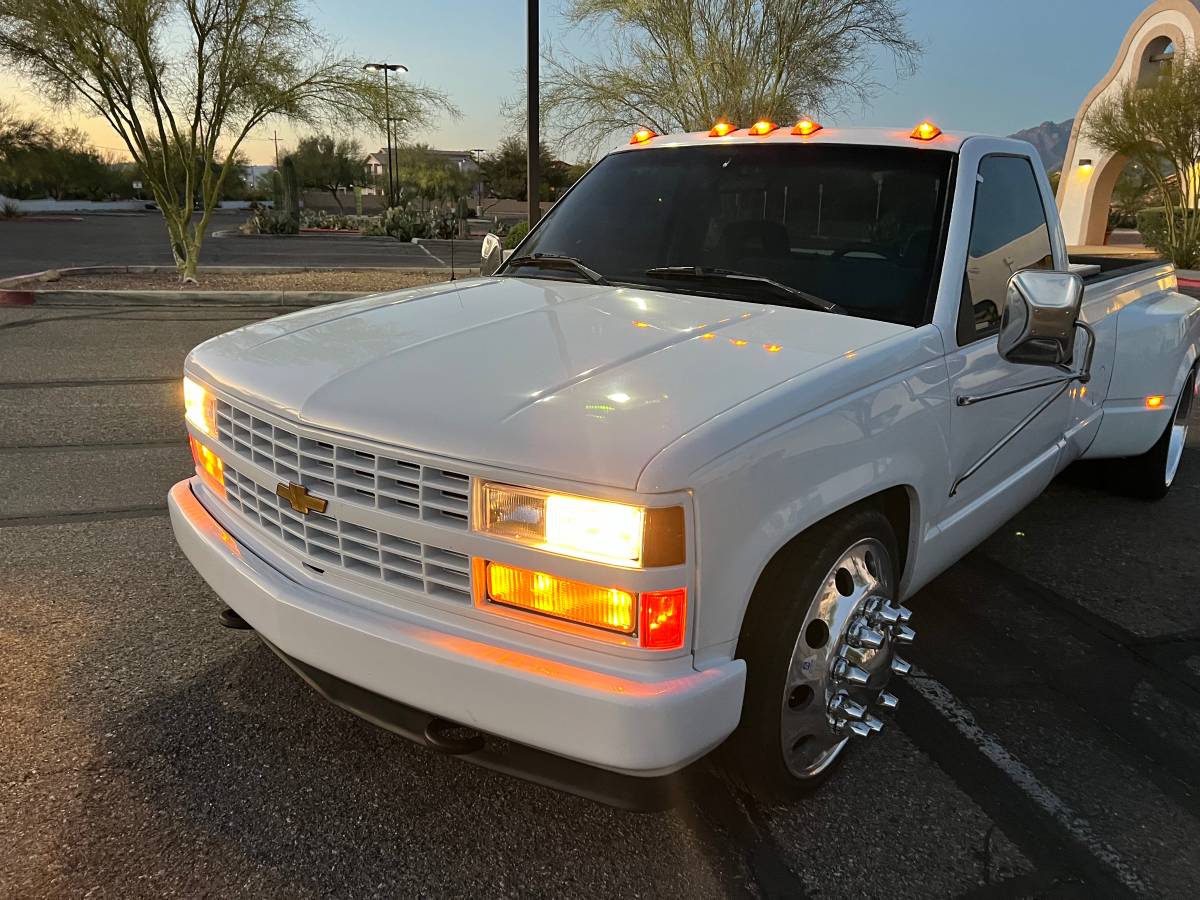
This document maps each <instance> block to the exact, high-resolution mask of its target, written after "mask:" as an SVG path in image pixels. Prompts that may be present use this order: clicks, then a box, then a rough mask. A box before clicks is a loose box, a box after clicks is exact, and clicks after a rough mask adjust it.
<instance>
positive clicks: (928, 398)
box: [647, 328, 951, 654]
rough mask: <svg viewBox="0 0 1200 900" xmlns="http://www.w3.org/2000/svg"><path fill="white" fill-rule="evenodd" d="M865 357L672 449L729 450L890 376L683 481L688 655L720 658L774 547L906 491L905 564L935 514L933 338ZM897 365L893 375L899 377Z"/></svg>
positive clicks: (945, 400) (938, 474)
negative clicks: (688, 521) (829, 396)
mask: <svg viewBox="0 0 1200 900" xmlns="http://www.w3.org/2000/svg"><path fill="white" fill-rule="evenodd" d="M922 332H924V333H922ZM888 343H891V342H888ZM871 356H872V357H873V358H868V359H864V360H861V362H860V361H858V360H853V359H852V360H848V361H846V362H847V364H848V368H847V370H845V371H843V372H842V373H840V375H839V373H832V372H825V373H824V375H823V377H821V379H820V381H821V383H820V384H819V385H818V384H813V383H812V381H811V379H805V382H806V383H805V384H795V385H791V386H790V387H788V386H786V385H785V386H781V387H780V388H779V389H775V390H773V391H771V392H768V393H770V394H772V395H773V396H771V397H767V396H762V397H760V398H756V401H755V402H754V403H753V404H749V408H747V409H740V408H735V410H734V411H732V412H733V413H734V415H731V414H729V413H727V414H724V415H723V416H722V417H718V418H722V419H724V420H725V421H723V422H719V423H718V422H716V420H714V422H713V423H709V425H708V426H707V427H706V428H705V429H698V431H703V432H704V433H701V434H696V433H693V434H692V435H690V436H688V440H687V443H689V444H690V446H688V447H676V448H674V449H675V450H676V452H677V454H678V455H677V456H676V457H675V459H676V460H678V459H682V458H687V457H688V454H689V453H699V452H700V451H699V449H698V448H699V446H703V445H707V446H712V445H713V443H714V442H716V441H717V440H718V438H719V437H720V436H721V435H724V436H725V437H726V438H727V439H732V438H731V435H733V434H736V433H737V432H738V431H739V429H740V430H741V432H742V433H743V434H744V433H745V432H746V431H748V430H750V428H751V426H750V424H749V423H750V422H751V421H769V420H770V419H771V414H770V411H771V410H775V412H776V414H778V413H779V411H780V410H787V409H792V410H794V409H796V407H797V406H798V405H799V403H800V402H801V398H803V397H806V396H809V397H811V396H812V395H813V394H814V393H815V392H817V391H818V390H819V389H823V390H831V391H832V390H834V389H835V388H834V385H835V384H836V382H837V381H838V380H839V378H840V380H841V381H842V383H846V382H847V381H848V379H849V377H851V376H850V374H849V373H851V372H856V373H857V374H863V373H867V372H870V373H872V374H875V373H878V372H879V371H880V367H888V366H890V368H891V371H892V372H893V373H894V374H891V375H887V376H885V377H883V378H881V379H879V380H872V381H871V382H870V383H869V384H868V386H866V387H860V388H858V389H857V390H854V391H853V392H851V393H849V394H845V395H844V396H841V397H838V398H837V399H834V400H830V401H827V402H826V403H824V404H822V405H821V406H819V407H817V408H816V409H813V410H812V411H811V412H808V413H805V414H803V415H800V416H796V417H793V418H791V419H789V420H787V421H784V422H782V423H780V424H777V425H775V426H774V427H772V428H771V429H770V430H767V431H765V432H762V433H759V434H757V435H755V436H753V437H751V438H750V439H748V440H744V441H743V442H741V443H738V444H737V445H736V446H734V447H731V448H730V449H728V450H726V451H725V452H724V453H722V454H721V455H720V456H719V457H717V458H715V459H712V460H711V461H708V462H706V463H704V464H703V465H702V466H700V467H699V468H697V469H696V470H695V471H694V472H693V474H692V476H691V478H690V479H689V480H690V483H691V484H692V486H693V490H694V492H695V497H696V522H697V541H696V545H697V547H698V554H697V559H698V564H699V569H698V573H697V595H696V603H695V606H694V609H695V610H696V619H695V621H696V632H695V647H696V650H697V651H698V652H699V653H700V654H703V653H704V651H705V650H706V648H714V647H721V648H722V650H723V649H724V648H725V647H728V649H729V650H730V652H731V651H732V644H733V642H735V641H736V639H737V636H738V633H739V631H740V629H741V622H742V617H743V615H744V614H745V610H746V606H747V604H748V603H749V600H750V595H751V593H752V592H753V590H754V586H755V584H756V583H757V581H758V578H759V576H760V574H761V573H762V571H763V569H764V568H765V567H766V565H767V563H768V562H769V561H770V560H771V558H772V557H773V556H774V555H775V554H776V553H777V552H778V551H779V549H780V548H781V547H783V546H784V545H785V544H787V543H788V542H789V541H790V540H791V539H792V538H793V537H795V536H796V535H797V534H799V533H800V532H802V531H805V530H806V529H808V528H810V527H811V526H813V525H814V524H816V523H817V522H819V521H821V520H822V519H824V518H826V517H828V516H829V515H831V514H833V513H835V512H837V511H839V510H842V509H845V508H846V507H848V506H851V505H853V504H854V503H856V502H858V501H859V500H862V499H864V498H866V497H869V496H872V495H874V494H878V493H880V492H881V491H884V490H886V489H888V488H891V487H897V486H903V487H905V488H906V489H907V491H908V492H909V495H910V499H912V501H913V502H912V503H911V506H912V509H913V510H914V514H913V520H912V522H911V527H910V529H909V533H910V547H909V559H910V560H911V559H912V553H913V550H914V548H915V547H916V546H917V545H918V544H919V541H920V536H921V534H922V532H923V530H924V524H923V523H924V522H926V521H928V520H929V517H930V516H932V515H934V514H936V510H931V509H927V508H926V507H927V501H928V500H929V499H930V498H938V497H941V498H944V497H945V496H946V494H947V492H948V485H949V481H950V477H951V476H950V471H949V413H950V407H949V403H950V390H949V382H948V378H947V373H946V365H945V358H944V356H943V355H942V352H941V340H940V336H939V335H938V334H937V333H936V329H933V328H930V329H928V331H927V330H926V329H920V330H919V331H917V332H914V333H913V334H912V335H909V336H907V338H906V339H905V341H904V342H902V343H901V344H900V345H899V346H896V345H893V346H892V347H891V348H890V349H889V350H888V351H880V352H879V353H876V354H872V355H871ZM897 363H903V366H902V367H900V368H899V371H897V365H896V364H897ZM856 364H857V365H859V366H860V368H858V369H857V370H856V369H855V365H856ZM814 377H815V376H814ZM860 383H861V382H860ZM666 465H667V462H666V461H663V466H664V467H665V466H666ZM664 470H665V468H664ZM647 471H648V472H650V471H652V470H650V469H648V470H647ZM943 502H944V501H943ZM903 590H904V585H903V584H902V585H901V593H902V594H903Z"/></svg>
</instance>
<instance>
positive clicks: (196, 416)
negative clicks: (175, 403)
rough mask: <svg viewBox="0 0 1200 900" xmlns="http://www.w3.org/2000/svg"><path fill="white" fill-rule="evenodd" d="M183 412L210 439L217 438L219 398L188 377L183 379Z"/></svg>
mask: <svg viewBox="0 0 1200 900" xmlns="http://www.w3.org/2000/svg"><path fill="white" fill-rule="evenodd" d="M183 410H184V415H185V417H186V418H187V420H188V421H189V422H191V423H192V424H193V425H195V426H196V427H197V428H199V429H200V430H201V431H203V432H204V433H205V434H207V435H208V436H209V437H216V436H217V398H216V397H214V396H213V395H212V394H210V393H209V392H208V390H207V389H206V388H205V387H204V385H202V384H197V383H196V382H194V381H192V379H190V378H188V377H187V376H184V379H183Z"/></svg>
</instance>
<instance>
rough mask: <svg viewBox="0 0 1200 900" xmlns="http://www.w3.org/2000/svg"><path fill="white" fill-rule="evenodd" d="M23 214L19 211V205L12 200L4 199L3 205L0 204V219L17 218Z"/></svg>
mask: <svg viewBox="0 0 1200 900" xmlns="http://www.w3.org/2000/svg"><path fill="white" fill-rule="evenodd" d="M23 215H25V214H24V213H23V212H21V207H19V206H17V204H16V203H15V202H13V201H12V200H5V201H4V204H3V205H0V219H18V218H20V217H21V216H23Z"/></svg>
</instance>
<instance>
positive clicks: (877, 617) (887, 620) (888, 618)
mask: <svg viewBox="0 0 1200 900" xmlns="http://www.w3.org/2000/svg"><path fill="white" fill-rule="evenodd" d="M871 621H872V622H874V623H875V624H876V625H895V624H896V623H897V622H899V621H900V610H898V609H896V607H894V606H892V605H890V604H889V605H887V606H881V607H879V608H878V609H876V610H874V611H872V613H871Z"/></svg>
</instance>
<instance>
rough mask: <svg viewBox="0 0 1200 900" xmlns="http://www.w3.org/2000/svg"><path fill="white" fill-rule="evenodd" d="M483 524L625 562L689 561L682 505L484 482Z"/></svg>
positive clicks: (538, 543)
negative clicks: (643, 504) (639, 502)
mask: <svg viewBox="0 0 1200 900" xmlns="http://www.w3.org/2000/svg"><path fill="white" fill-rule="evenodd" d="M481 493H482V497H481V499H482V505H483V508H482V510H481V511H480V515H479V516H477V517H476V521H477V523H478V526H477V527H478V528H479V529H480V530H481V531H483V532H485V533H487V534H493V535H495V536H497V537H503V538H508V539H509V540H513V541H518V542H520V543H522V544H529V545H531V546H534V547H538V548H539V549H542V550H550V551H552V552H554V553H562V554H565V555H567V556H575V557H578V558H580V559H593V560H597V561H598V562H609V563H615V564H617V565H624V566H671V565H677V564H679V563H681V562H683V560H684V540H683V507H680V506H672V507H665V508H645V507H641V506H630V505H629V504H626V503H614V502H612V501H610V500H590V499H588V498H586V497H575V496H571V495H569V494H554V493H550V492H548V491H539V490H534V489H532V488H520V487H512V486H510V485H502V484H484V485H483V490H482V492H481Z"/></svg>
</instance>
